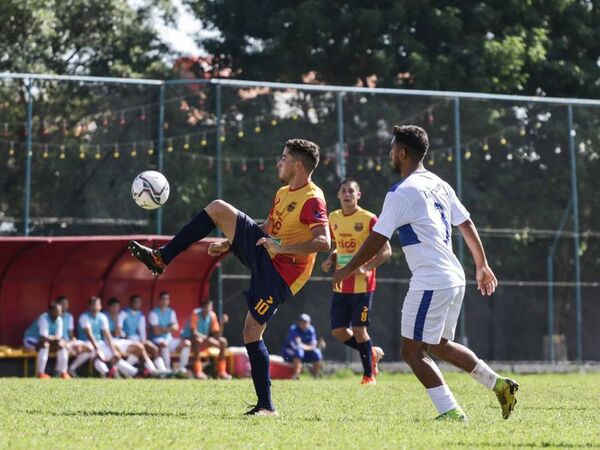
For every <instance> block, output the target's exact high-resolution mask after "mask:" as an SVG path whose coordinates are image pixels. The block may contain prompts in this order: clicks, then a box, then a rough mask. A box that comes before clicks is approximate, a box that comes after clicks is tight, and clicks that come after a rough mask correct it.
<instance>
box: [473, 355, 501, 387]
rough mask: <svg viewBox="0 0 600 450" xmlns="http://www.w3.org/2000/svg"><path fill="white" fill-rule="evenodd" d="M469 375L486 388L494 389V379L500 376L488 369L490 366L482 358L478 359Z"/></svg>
mask: <svg viewBox="0 0 600 450" xmlns="http://www.w3.org/2000/svg"><path fill="white" fill-rule="evenodd" d="M471 376H472V377H473V378H475V379H476V380H477V381H479V382H480V383H481V384H483V385H484V386H485V387H486V388H488V389H494V386H495V385H496V380H497V379H498V378H500V375H498V374H497V373H496V372H494V371H493V370H492V369H490V366H488V365H487V364H486V363H485V362H484V361H483V359H480V360H479V362H478V363H477V365H476V366H475V368H474V369H473V372H471Z"/></svg>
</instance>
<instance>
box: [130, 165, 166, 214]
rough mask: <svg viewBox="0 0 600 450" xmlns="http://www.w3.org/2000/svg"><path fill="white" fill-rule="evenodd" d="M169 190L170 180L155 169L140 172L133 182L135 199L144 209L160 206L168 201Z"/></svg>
mask: <svg viewBox="0 0 600 450" xmlns="http://www.w3.org/2000/svg"><path fill="white" fill-rule="evenodd" d="M169 192H170V187H169V182H168V181H167V179H166V178H165V176H164V175H163V174H162V173H160V172H157V171H155V170H146V171H144V172H142V173H140V174H139V175H138V176H137V177H135V179H134V180H133V183H132V184H131V196H132V197H133V200H134V201H135V202H136V203H137V205H138V206H139V207H141V208H144V209H156V208H160V207H161V206H162V205H164V204H165V203H166V202H167V200H168V198H169Z"/></svg>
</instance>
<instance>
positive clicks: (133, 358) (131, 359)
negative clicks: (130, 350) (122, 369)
mask: <svg viewBox="0 0 600 450" xmlns="http://www.w3.org/2000/svg"><path fill="white" fill-rule="evenodd" d="M139 361H140V358H138V357H137V356H135V355H129V356H128V357H127V362H128V363H129V364H131V365H132V366H135V365H136V364H137V363H138V362H139Z"/></svg>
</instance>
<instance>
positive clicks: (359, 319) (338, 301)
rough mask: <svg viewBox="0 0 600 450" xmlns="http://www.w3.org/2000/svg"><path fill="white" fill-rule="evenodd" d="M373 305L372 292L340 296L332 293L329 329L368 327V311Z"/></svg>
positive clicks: (338, 293) (337, 293) (340, 294)
mask: <svg viewBox="0 0 600 450" xmlns="http://www.w3.org/2000/svg"><path fill="white" fill-rule="evenodd" d="M372 303H373V292H365V293H363V294H342V293H340V292H334V293H333V296H332V297H331V312H330V316H329V317H330V322H331V329H332V330H335V329H336V328H347V327H349V326H350V325H352V326H353V327H366V326H368V325H369V311H370V310H371V304H372Z"/></svg>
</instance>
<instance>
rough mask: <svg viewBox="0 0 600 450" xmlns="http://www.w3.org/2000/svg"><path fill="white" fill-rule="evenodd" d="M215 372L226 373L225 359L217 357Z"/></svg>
mask: <svg viewBox="0 0 600 450" xmlns="http://www.w3.org/2000/svg"><path fill="white" fill-rule="evenodd" d="M217 373H227V360H226V359H219V360H218V361H217Z"/></svg>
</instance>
